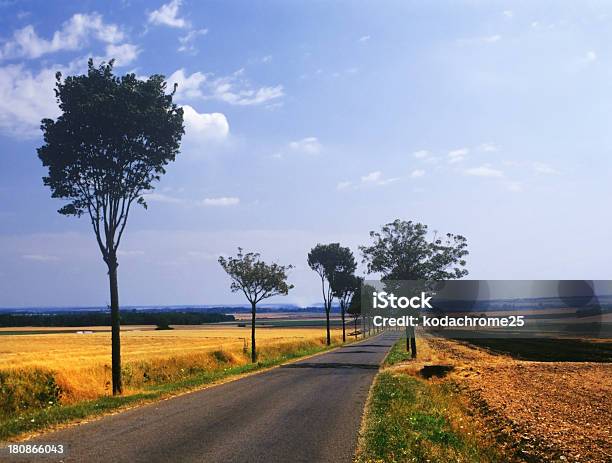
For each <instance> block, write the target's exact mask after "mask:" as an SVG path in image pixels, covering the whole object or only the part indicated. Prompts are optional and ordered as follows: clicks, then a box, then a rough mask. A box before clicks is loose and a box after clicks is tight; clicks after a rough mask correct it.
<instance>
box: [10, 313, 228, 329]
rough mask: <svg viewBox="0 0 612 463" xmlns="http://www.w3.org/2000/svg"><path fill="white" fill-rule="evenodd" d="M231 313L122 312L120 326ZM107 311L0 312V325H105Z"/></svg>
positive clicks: (214, 318)
mask: <svg viewBox="0 0 612 463" xmlns="http://www.w3.org/2000/svg"><path fill="white" fill-rule="evenodd" d="M234 320H235V318H234V316H233V315H226V314H223V313H198V312H137V311H122V312H121V323H122V324H123V325H161V326H167V325H200V324H202V323H219V322H229V321H234ZM110 323H111V319H110V313H108V312H63V313H53V314H27V313H22V314H0V327H14V326H108V325H110Z"/></svg>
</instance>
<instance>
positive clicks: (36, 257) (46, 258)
mask: <svg viewBox="0 0 612 463" xmlns="http://www.w3.org/2000/svg"><path fill="white" fill-rule="evenodd" d="M21 257H22V258H23V259H25V260H33V261H36V262H55V261H58V260H59V258H58V257H57V256H50V255H47V254H24V255H23V256H21Z"/></svg>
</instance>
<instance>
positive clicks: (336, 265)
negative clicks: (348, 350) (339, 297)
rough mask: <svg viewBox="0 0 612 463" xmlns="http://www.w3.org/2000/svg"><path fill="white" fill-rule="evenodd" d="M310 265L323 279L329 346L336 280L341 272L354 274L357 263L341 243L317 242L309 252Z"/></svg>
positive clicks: (329, 342) (328, 343) (322, 289)
mask: <svg viewBox="0 0 612 463" xmlns="http://www.w3.org/2000/svg"><path fill="white" fill-rule="evenodd" d="M308 266H309V267H310V268H311V269H312V270H314V271H315V272H317V274H318V275H319V278H320V279H321V291H322V292H323V304H324V307H325V317H326V321H327V323H326V327H327V345H328V346H329V345H330V344H331V333H330V326H329V314H330V312H331V307H332V302H333V300H334V290H333V288H334V281H335V279H336V277H337V276H338V275H339V274H341V273H349V274H352V273H353V272H354V271H355V269H356V268H357V263H356V262H355V257H354V256H353V253H352V252H351V250H350V249H349V248H345V247H342V246H340V243H331V244H317V245H316V246H315V247H314V248H312V249H311V250H310V252H309V253H308Z"/></svg>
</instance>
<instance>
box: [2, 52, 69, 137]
mask: <svg viewBox="0 0 612 463" xmlns="http://www.w3.org/2000/svg"><path fill="white" fill-rule="evenodd" d="M58 70H61V71H65V70H66V69H65V68H62V67H60V66H57V67H54V68H46V69H42V70H41V71H39V72H38V73H32V72H31V71H30V70H28V69H26V68H25V66H24V65H23V64H15V65H8V66H4V67H0V130H1V131H3V132H6V133H8V134H10V135H13V136H17V137H26V138H27V137H33V136H36V135H38V134H40V121H41V119H43V118H45V117H49V118H54V117H57V116H58V115H59V108H58V106H57V102H56V101H55V95H54V93H53V88H54V85H55V73H56V72H57V71H58Z"/></svg>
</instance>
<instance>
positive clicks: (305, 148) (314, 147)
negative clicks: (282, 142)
mask: <svg viewBox="0 0 612 463" xmlns="http://www.w3.org/2000/svg"><path fill="white" fill-rule="evenodd" d="M289 149H290V150H291V151H294V152H297V153H304V154H319V153H320V152H321V149H322V146H321V143H319V139H318V138H317V137H306V138H302V139H301V140H297V141H292V142H291V143H289Z"/></svg>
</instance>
